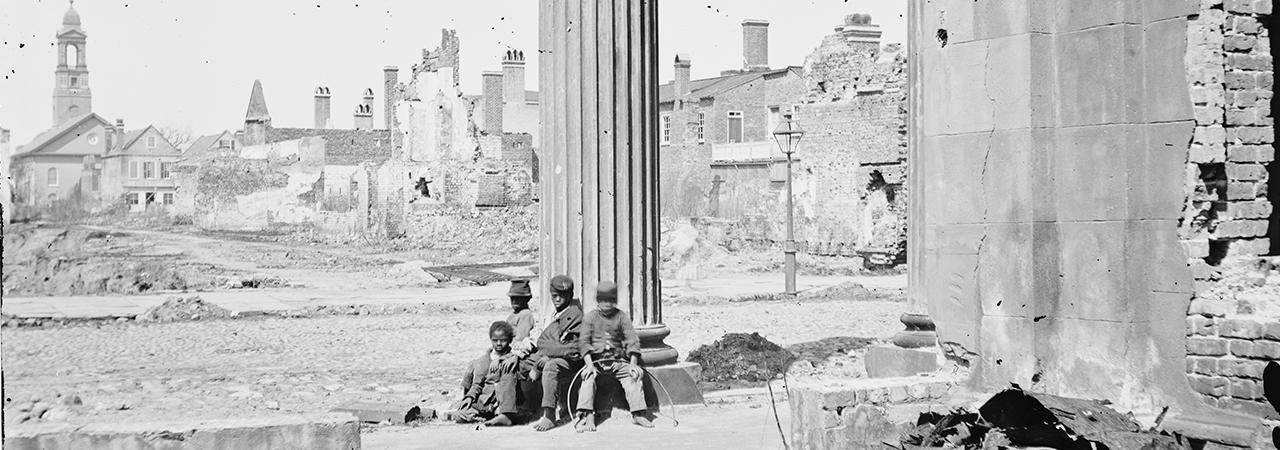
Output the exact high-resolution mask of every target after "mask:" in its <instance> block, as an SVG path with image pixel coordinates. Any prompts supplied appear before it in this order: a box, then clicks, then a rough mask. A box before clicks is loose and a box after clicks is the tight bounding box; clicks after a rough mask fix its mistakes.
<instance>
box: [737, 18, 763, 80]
mask: <svg viewBox="0 0 1280 450" xmlns="http://www.w3.org/2000/svg"><path fill="white" fill-rule="evenodd" d="M742 69H743V70H746V71H757V70H768V69H769V21H767V20H759V19H747V20H744V21H742Z"/></svg>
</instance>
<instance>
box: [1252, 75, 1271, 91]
mask: <svg viewBox="0 0 1280 450" xmlns="http://www.w3.org/2000/svg"><path fill="white" fill-rule="evenodd" d="M1253 79H1254V81H1253V82H1254V85H1255V86H1257V87H1258V89H1262V90H1266V91H1269V90H1271V89H1272V86H1274V83H1275V75H1274V74H1273V72H1262V73H1258V74H1256V75H1254V76H1253Z"/></svg>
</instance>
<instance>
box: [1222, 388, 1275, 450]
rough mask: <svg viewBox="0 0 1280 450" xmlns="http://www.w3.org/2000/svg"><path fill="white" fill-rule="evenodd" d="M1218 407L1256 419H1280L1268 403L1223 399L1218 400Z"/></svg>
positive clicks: (1230, 449) (1225, 449)
mask: <svg viewBox="0 0 1280 450" xmlns="http://www.w3.org/2000/svg"><path fill="white" fill-rule="evenodd" d="M1218 407H1219V408H1222V409H1225V410H1227V411H1235V412H1240V413H1244V414H1247V415H1249V416H1251V417H1254V418H1269V419H1275V418H1277V417H1278V415H1277V413H1276V410H1275V409H1274V408H1272V407H1271V405H1270V404H1268V403H1266V402H1261V401H1255V400H1245V399H1240V398H1232V397H1223V398H1220V399H1218ZM1254 448H1266V447H1254ZM1205 449H1209V447H1208V446H1205ZM1219 449H1220V450H1238V447H1226V446H1222V447H1218V449H1215V450H1219Z"/></svg>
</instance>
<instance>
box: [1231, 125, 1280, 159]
mask: <svg viewBox="0 0 1280 450" xmlns="http://www.w3.org/2000/svg"><path fill="white" fill-rule="evenodd" d="M1275 134H1276V132H1275V129H1274V128H1272V127H1236V128H1229V129H1227V142H1228V143H1240V144H1270V143H1271V142H1272V141H1274V140H1275ZM1258 147H1263V148H1265V147H1269V146H1258ZM1270 155H1271V156H1270V157H1269V158H1268V159H1266V161H1271V159H1274V158H1275V149H1274V148H1272V151H1271V153H1270Z"/></svg>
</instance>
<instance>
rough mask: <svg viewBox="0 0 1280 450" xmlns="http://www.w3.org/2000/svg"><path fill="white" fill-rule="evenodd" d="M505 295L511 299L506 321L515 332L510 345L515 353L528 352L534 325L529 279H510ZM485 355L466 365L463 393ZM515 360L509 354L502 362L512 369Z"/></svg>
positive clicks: (473, 380) (469, 384)
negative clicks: (530, 306) (509, 285)
mask: <svg viewBox="0 0 1280 450" xmlns="http://www.w3.org/2000/svg"><path fill="white" fill-rule="evenodd" d="M507 297H508V298H510V299H511V315H509V316H507V323H508V324H510V325H511V328H512V330H514V333H515V334H514V335H513V336H512V341H511V342H512V347H514V348H515V349H516V352H515V353H519V352H525V353H528V352H529V351H530V348H532V347H533V343H534V341H533V339H534V337H533V336H530V335H529V333H530V332H531V331H532V330H533V325H534V319H533V311H530V310H529V300H530V299H532V298H533V290H531V289H529V280H511V288H510V289H508V290H507ZM512 356H514V355H512ZM487 357H488V354H486V355H485V356H482V357H480V358H479V359H476V360H475V361H472V362H471V364H469V365H467V371H466V372H465V373H463V374H462V392H463V393H466V392H467V389H470V388H471V384H472V383H474V382H475V377H476V371H475V367H476V366H481V367H484V364H487V363H485V362H483V361H481V360H485V358H487ZM517 361H518V360H517V359H513V358H511V357H510V356H509V357H508V358H507V360H506V361H503V363H505V364H507V366H506V367H507V370H508V371H512V370H514V368H515V364H516V362H517Z"/></svg>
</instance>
